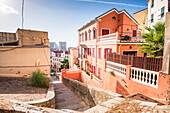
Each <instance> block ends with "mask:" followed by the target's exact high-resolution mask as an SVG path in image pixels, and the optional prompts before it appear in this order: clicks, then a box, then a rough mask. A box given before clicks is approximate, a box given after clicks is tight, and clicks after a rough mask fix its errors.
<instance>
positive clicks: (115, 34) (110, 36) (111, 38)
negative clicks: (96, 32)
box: [100, 33, 117, 41]
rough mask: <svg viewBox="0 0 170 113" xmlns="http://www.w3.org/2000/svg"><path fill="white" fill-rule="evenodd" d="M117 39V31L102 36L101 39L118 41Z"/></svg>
mask: <svg viewBox="0 0 170 113" xmlns="http://www.w3.org/2000/svg"><path fill="white" fill-rule="evenodd" d="M116 40H117V33H112V34H108V35H104V36H100V41H116Z"/></svg>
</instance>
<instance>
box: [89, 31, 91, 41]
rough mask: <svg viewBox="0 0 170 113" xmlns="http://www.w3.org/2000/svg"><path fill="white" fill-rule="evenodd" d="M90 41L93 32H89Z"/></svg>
mask: <svg viewBox="0 0 170 113" xmlns="http://www.w3.org/2000/svg"><path fill="white" fill-rule="evenodd" d="M89 40H91V31H89Z"/></svg>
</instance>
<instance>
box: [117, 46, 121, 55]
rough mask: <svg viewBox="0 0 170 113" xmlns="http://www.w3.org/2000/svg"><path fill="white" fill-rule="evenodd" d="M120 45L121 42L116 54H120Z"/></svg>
mask: <svg viewBox="0 0 170 113" xmlns="http://www.w3.org/2000/svg"><path fill="white" fill-rule="evenodd" d="M120 47H121V44H120V45H119V50H118V54H120Z"/></svg>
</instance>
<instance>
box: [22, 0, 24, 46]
mask: <svg viewBox="0 0 170 113" xmlns="http://www.w3.org/2000/svg"><path fill="white" fill-rule="evenodd" d="M23 29H24V0H22V44H23Z"/></svg>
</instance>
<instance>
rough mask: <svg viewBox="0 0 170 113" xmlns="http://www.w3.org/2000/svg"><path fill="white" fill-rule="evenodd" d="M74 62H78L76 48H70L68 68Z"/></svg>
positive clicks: (72, 65) (71, 66)
mask: <svg viewBox="0 0 170 113" xmlns="http://www.w3.org/2000/svg"><path fill="white" fill-rule="evenodd" d="M74 64H76V65H77V64H78V49H77V48H73V49H70V59H69V68H73V67H74Z"/></svg>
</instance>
